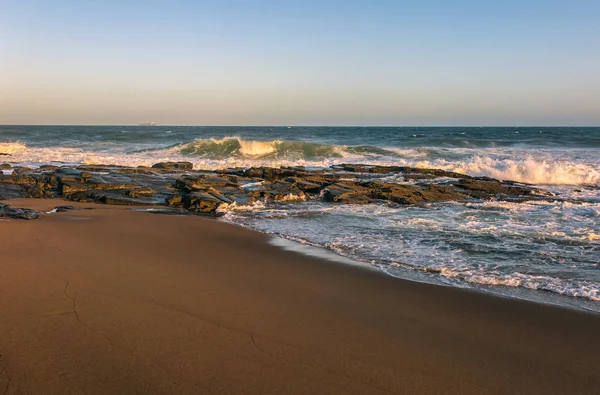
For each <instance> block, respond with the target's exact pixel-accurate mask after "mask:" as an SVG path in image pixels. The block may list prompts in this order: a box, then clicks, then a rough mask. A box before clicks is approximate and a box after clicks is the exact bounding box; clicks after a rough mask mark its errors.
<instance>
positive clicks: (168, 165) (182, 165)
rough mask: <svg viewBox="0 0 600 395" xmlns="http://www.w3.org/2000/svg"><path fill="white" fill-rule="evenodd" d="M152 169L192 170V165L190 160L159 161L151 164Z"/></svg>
mask: <svg viewBox="0 0 600 395" xmlns="http://www.w3.org/2000/svg"><path fill="white" fill-rule="evenodd" d="M152 167H153V168H154V169H177V170H192V169H193V168H194V165H193V164H192V163H190V162H160V163H155V164H153V165H152Z"/></svg>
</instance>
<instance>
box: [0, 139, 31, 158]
mask: <svg viewBox="0 0 600 395" xmlns="http://www.w3.org/2000/svg"><path fill="white" fill-rule="evenodd" d="M26 149H27V146H26V145H25V144H21V143H18V142H17V143H12V142H0V154H5V155H14V154H17V153H21V152H24V151H25V150H26Z"/></svg>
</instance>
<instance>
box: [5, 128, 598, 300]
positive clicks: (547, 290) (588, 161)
mask: <svg viewBox="0 0 600 395" xmlns="http://www.w3.org/2000/svg"><path fill="white" fill-rule="evenodd" d="M0 153H4V154H8V155H10V156H4V157H0V161H6V162H10V163H13V164H21V165H28V166H39V165H42V164H48V163H53V164H56V163H64V164H80V163H112V164H120V165H130V166H137V165H150V164H152V163H155V162H159V161H166V160H187V161H190V162H192V163H194V166H195V168H203V169H213V168H224V167H234V166H242V167H249V166H284V165H305V166H313V167H322V166H329V165H332V164H337V163H344V162H345V163H349V162H351V163H372V164H394V165H407V166H417V167H432V168H441V169H446V170H451V171H456V172H462V173H466V174H470V175H477V176H480V175H483V176H489V177H494V178H499V179H506V180H514V181H519V182H524V183H530V184H535V185H538V186H540V187H542V188H546V189H549V190H550V191H552V192H553V193H554V194H555V197H556V201H554V202H528V203H511V202H501V201H486V202H470V203H465V202H454V203H444V204H435V205H431V206H428V207H405V206H398V205H394V204H372V205H366V206H333V205H331V204H326V203H323V202H320V201H309V202H298V203H293V204H286V205H277V204H273V203H261V202H259V203H257V204H256V205H255V206H253V207H250V208H230V209H229V210H227V211H226V212H225V216H224V218H225V219H226V220H228V221H231V222H233V223H236V224H240V225H243V226H247V227H250V228H253V229H257V230H259V231H262V232H266V233H270V234H273V235H277V236H280V237H283V238H287V239H290V240H294V241H297V242H300V243H304V244H308V245H312V246H316V247H319V248H326V249H329V250H331V251H334V252H335V253H337V254H339V255H343V256H346V257H350V258H352V259H355V260H359V261H364V262H368V263H370V264H372V265H374V266H376V267H378V268H380V269H381V270H383V271H385V272H386V273H388V274H390V275H394V276H399V277H409V278H413V279H417V280H420V281H430V282H435V283H441V284H446V285H451V286H459V287H473V288H479V289H483V290H486V291H491V292H497V293H502V294H505V295H509V296H517V297H524V298H529V299H535V300H539V301H546V302H550V303H558V304H562V305H570V306H576V307H580V308H585V309H591V310H595V311H600V267H599V264H600V128H560V127H556V128H554V127H537V128H532V127H528V128H519V127H511V128H490V127H481V128H479V127H477V128H473V127H471V128H466V127H446V128H429V127H423V128H417V127H406V128H395V127H386V128H382V127H291V128H288V127H209V126H205V127H175V126H144V127H142V126H0ZM389 181H392V182H405V181H404V180H402V179H400V178H394V177H390V180H389Z"/></svg>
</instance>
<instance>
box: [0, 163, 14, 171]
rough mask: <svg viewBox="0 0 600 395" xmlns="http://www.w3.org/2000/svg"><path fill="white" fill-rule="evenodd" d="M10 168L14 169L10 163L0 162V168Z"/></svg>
mask: <svg viewBox="0 0 600 395" xmlns="http://www.w3.org/2000/svg"><path fill="white" fill-rule="evenodd" d="M8 169H12V166H11V165H9V164H8V163H0V170H8Z"/></svg>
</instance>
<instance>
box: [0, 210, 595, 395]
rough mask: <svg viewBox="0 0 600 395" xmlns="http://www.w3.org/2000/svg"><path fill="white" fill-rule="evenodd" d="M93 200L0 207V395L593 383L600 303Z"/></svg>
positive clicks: (525, 390)
mask: <svg viewBox="0 0 600 395" xmlns="http://www.w3.org/2000/svg"><path fill="white" fill-rule="evenodd" d="M10 204H11V205H13V206H16V207H18V206H22V207H29V208H36V209H44V210H49V209H51V208H53V207H55V206H57V205H61V204H65V202H63V201H52V200H29V201H28V200H21V201H11V202H10ZM69 204H70V203H69ZM80 206H83V205H80ZM91 207H94V210H81V211H71V212H65V213H56V214H50V215H45V216H44V217H43V218H42V219H39V220H35V221H0V394H2V395H5V394H418V393H423V394H452V393H454V394H468V393H472V394H507V393H519V394H529V393H531V394H550V393H563V394H564V393H568V394H575V393H577V394H588V393H589V394H592V393H600V373H599V370H598V363H599V362H600V335H599V334H600V315H596V314H587V313H583V312H579V311H575V310H568V309H562V308H557V307H552V306H547V305H541V304H535V303H530V302H524V301H518V300H513V299H504V298H499V297H495V296H491V295H487V294H481V293H477V292H472V291H466V290H460V289H454V288H448V287H440V286H435V285H428V284H421V283H414V282H409V281H403V280H398V279H394V278H391V277H388V276H385V275H382V274H380V273H379V272H377V271H375V270H369V269H365V268H362V267H358V266H350V265H344V264H340V263H334V262H329V261H323V260H320V259H318V258H311V257H307V256H303V255H299V254H297V253H293V252H288V251H284V250H281V249H280V248H278V247H274V246H271V245H269V244H267V240H268V237H267V236H265V235H262V234H260V233H256V232H252V231H249V230H246V229H241V228H238V227H235V226H232V225H229V224H225V223H222V222H219V221H216V220H213V219H205V218H199V217H192V216H185V217H183V216H182V217H179V216H167V215H156V214H149V213H143V212H133V211H130V210H128V209H127V208H122V207H114V206H101V205H93V206H91Z"/></svg>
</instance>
